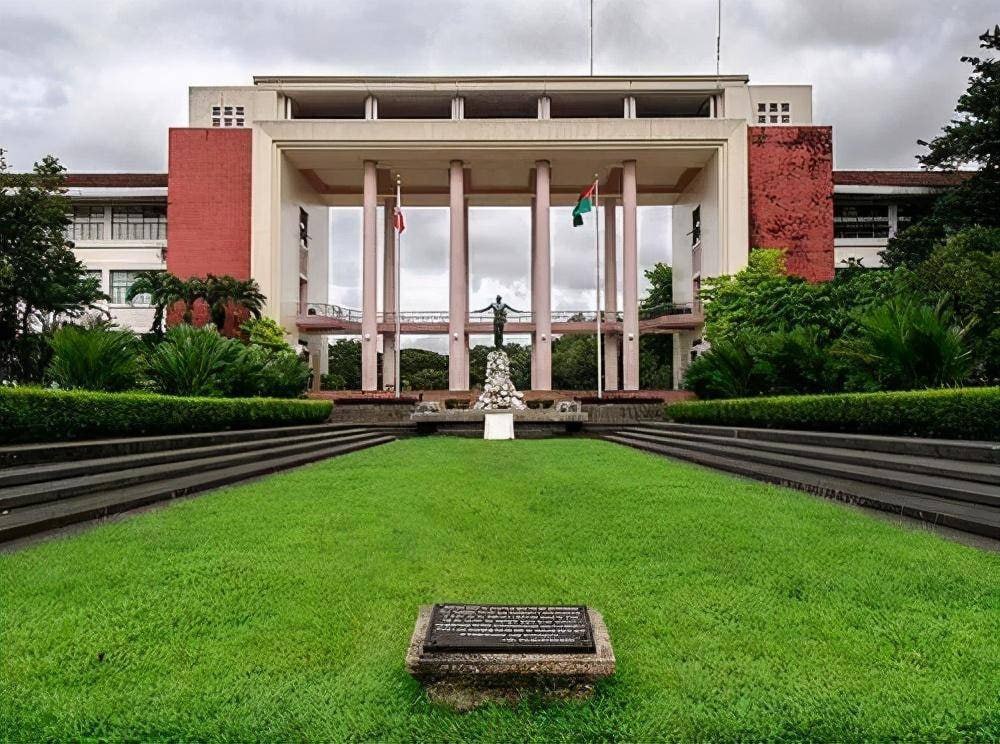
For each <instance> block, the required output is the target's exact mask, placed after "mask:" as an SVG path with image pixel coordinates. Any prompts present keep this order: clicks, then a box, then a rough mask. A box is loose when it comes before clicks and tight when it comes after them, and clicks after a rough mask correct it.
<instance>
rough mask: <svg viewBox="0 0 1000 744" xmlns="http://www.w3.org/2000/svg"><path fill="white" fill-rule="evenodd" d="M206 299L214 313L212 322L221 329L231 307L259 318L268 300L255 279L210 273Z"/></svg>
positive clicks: (206, 285)
mask: <svg viewBox="0 0 1000 744" xmlns="http://www.w3.org/2000/svg"><path fill="white" fill-rule="evenodd" d="M204 299H205V302H207V303H208V305H209V308H210V311H211V313H212V322H213V323H215V327H216V328H218V329H219V330H220V331H221V330H222V327H223V326H224V325H225V323H226V313H227V312H228V311H229V310H230V308H232V309H243V310H245V311H246V312H247V313H249V314H250V315H251V316H253V317H254V318H259V317H260V315H261V311H262V310H263V309H264V303H265V302H266V301H267V298H266V297H265V296H264V295H263V294H261V292H260V287H259V286H258V285H257V282H256V281H255V280H253V279H235V278H233V277H231V276H215V275H213V274H209V275H208V277H207V278H206V280H205V295H204Z"/></svg>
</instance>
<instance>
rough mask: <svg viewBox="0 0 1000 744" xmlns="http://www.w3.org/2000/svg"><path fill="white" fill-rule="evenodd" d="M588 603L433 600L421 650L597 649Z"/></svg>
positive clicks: (575, 651)
mask: <svg viewBox="0 0 1000 744" xmlns="http://www.w3.org/2000/svg"><path fill="white" fill-rule="evenodd" d="M595 651H596V648H595V645H594V631H593V628H592V627H591V625H590V616H589V614H588V613H587V608H586V607H584V606H582V605H579V606H570V607H559V606H557V607H550V606H546V605H464V604H437V605H434V608H433V610H432V612H431V619H430V623H429V624H428V626H427V637H426V639H425V640H424V652H427V653H434V652H442V653H443V652H449V653H506V654H517V653H523V654H553V653H564V654H587V653H595Z"/></svg>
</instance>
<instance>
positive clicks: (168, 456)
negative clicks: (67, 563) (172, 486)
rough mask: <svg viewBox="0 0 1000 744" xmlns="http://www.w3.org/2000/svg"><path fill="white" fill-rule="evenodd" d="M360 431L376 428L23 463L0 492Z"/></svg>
mask: <svg viewBox="0 0 1000 744" xmlns="http://www.w3.org/2000/svg"><path fill="white" fill-rule="evenodd" d="M361 433H373V432H370V431H369V430H368V429H365V428H360V427H359V428H348V429H339V430H335V431H332V432H331V431H328V430H323V431H320V432H315V431H310V432H309V433H302V434H295V435H291V436H290V435H288V434H285V435H284V436H280V437H275V438H269V439H258V438H253V439H250V440H248V441H237V442H232V443H229V444H211V445H203V446H200V447H190V448H185V449H173V448H171V449H165V450H161V451H153V452H146V453H133V454H128V455H117V456H114V457H99V458H95V459H87V460H66V461H60V462H52V463H36V464H32V465H21V466H19V467H12V468H4V469H0V495H2V493H3V489H6V488H11V487H13V486H19V485H26V484H28V483H41V482H47V481H57V480H63V479H67V478H73V477H76V476H82V475H96V474H98V473H107V472H113V471H121V470H127V469H132V468H138V467H143V466H146V465H161V464H164V463H169V462H180V461H185V460H193V459H199V458H203V457H208V456H210V455H218V456H221V455H227V454H238V453H240V452H253V451H255V450H267V449H271V448H273V447H280V446H282V445H284V444H290V443H292V442H308V441H319V440H331V439H335V438H338V437H345V436H351V435H354V434H361Z"/></svg>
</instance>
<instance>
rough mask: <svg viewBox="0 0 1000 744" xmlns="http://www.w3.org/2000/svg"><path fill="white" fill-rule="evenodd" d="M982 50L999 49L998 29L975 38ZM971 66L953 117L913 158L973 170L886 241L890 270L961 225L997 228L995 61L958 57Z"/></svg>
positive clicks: (999, 82) (999, 131) (999, 175)
mask: <svg viewBox="0 0 1000 744" xmlns="http://www.w3.org/2000/svg"><path fill="white" fill-rule="evenodd" d="M979 46H980V48H982V49H987V50H993V51H997V50H1000V25H998V26H996V27H995V28H994V29H993V30H992V31H987V32H986V33H984V34H983V35H982V36H980V37H979ZM962 61H963V62H967V63H968V64H970V65H971V66H972V75H971V76H970V77H969V87H968V89H967V90H966V91H965V93H964V94H963V95H962V97H961V98H959V99H958V105H957V106H956V107H955V114H956V116H955V118H954V119H952V120H951V122H949V123H948V124H947V125H945V127H944V128H943V129H942V132H941V134H939V135H938V136H937V137H935V138H934V139H932V140H931V141H930V142H925V141H923V140H920V141H918V143H917V144H919V145H921V146H923V147H926V148H927V149H928V151H927V152H926V153H924V154H923V155H918V156H917V159H918V160H919V161H920V164H921V165H922V166H924V167H925V168H934V169H942V170H946V171H947V170H952V171H953V170H957V169H958V168H962V167H970V166H971V167H974V168H975V169H976V170H975V172H974V173H973V174H972V175H971V176H970V177H969V178H967V179H965V180H964V181H962V183H961V184H960V185H958V186H957V187H955V188H954V189H951V190H949V191H948V192H947V193H945V194H943V195H942V196H941V197H940V198H939V199H938V200H937V201H936V202H935V205H934V208H933V210H932V212H931V214H930V215H929V216H928V217H927V218H926V219H924V220H922V221H921V222H919V223H918V224H916V225H914V226H913V227H911V228H909V229H908V230H904V231H903V232H902V233H900V235H899V236H898V237H896V238H894V239H893V240H891V241H889V245H888V246H887V247H886V249H885V251H884V252H883V254H882V256H883V259H884V260H885V262H886V264H887V265H889V266H892V267H896V266H908V267H911V268H912V267H914V266H916V265H918V264H919V263H920V262H921V261H923V260H924V259H926V258H927V256H929V255H930V253H931V251H932V250H933V248H934V246H935V245H937V244H939V243H941V242H943V240H944V239H945V238H946V236H948V235H951V234H952V233H955V232H957V231H959V230H962V229H964V228H966V227H972V226H974V225H979V226H982V227H1000V59H997V58H995V57H992V56H982V57H978V56H977V57H962Z"/></svg>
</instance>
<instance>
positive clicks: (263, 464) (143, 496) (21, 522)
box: [0, 435, 394, 542]
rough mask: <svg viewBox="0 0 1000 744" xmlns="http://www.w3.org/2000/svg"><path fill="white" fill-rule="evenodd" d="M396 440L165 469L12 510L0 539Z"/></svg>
mask: <svg viewBox="0 0 1000 744" xmlns="http://www.w3.org/2000/svg"><path fill="white" fill-rule="evenodd" d="M393 439H394V438H393V437H392V436H389V435H384V436H370V437H366V438H362V439H357V440H354V441H351V442H345V443H337V444H335V445H333V446H328V447H325V448H321V449H314V450H310V451H307V452H301V453H298V454H286V455H282V456H275V457H265V458H258V459H257V460H256V461H252V462H249V463H243V464H239V465H233V466H230V467H224V468H219V469H216V470H210V471H207V472H197V473H189V474H187V475H183V476H179V477H178V476H174V475H172V474H170V473H163V474H162V475H163V477H162V478H160V479H157V480H150V481H147V482H143V483H137V484H134V485H131V486H126V487H121V488H115V489H110V490H106V491H101V492H99V493H89V494H85V495H81V496H76V497H73V498H68V499H64V500H61V501H56V502H46V503H41V504H34V505H31V506H25V507H22V508H20V509H13V510H11V511H10V512H9V513H8V514H4V515H0V542H7V541H10V540H15V539H17V538H20V537H26V536H28V535H34V534H38V533H39V532H44V531H46V530H51V529H56V528H58V527H64V526H66V525H69V524H74V523H77V522H85V521H88V520H91V519H97V518H100V517H106V516H108V515H110V514H117V513H119V512H123V511H128V510H129V509H135V508H137V507H140V506H145V505H147V504H152V503H154V502H156V501H163V500H166V499H171V498H176V497H178V496H184V495H187V494H191V493H196V492H198V491H204V490H207V489H209V488H218V487H220V486H225V485H229V484H232V483H237V482H239V481H243V480H247V479H248V478H256V477H260V476H262V475H267V474H268V473H273V472H276V471H278V470H284V469H287V468H292V467H296V466H299V465H305V464H307V463H310V462H315V461H316V460H323V459H327V458H330V457H337V456H339V455H344V454H347V453H349V452H356V451H358V450H362V449H366V448H368V447H375V446H377V445H380V444H386V443H388V442H391V441H393Z"/></svg>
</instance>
